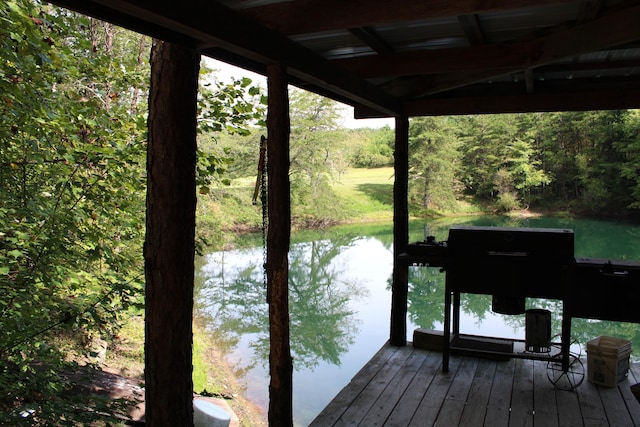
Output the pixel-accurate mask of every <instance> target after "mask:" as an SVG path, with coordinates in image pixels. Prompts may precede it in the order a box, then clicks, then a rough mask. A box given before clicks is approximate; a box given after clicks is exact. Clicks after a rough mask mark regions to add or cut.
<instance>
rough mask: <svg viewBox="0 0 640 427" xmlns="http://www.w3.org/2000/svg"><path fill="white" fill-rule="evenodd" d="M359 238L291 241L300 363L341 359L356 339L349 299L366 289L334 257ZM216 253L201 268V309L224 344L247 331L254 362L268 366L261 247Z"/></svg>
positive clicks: (294, 336)
mask: <svg viewBox="0 0 640 427" xmlns="http://www.w3.org/2000/svg"><path fill="white" fill-rule="evenodd" d="M354 241H355V239H354V238H353V237H344V238H338V239H333V240H317V241H312V242H308V243H300V244H295V245H292V247H291V250H290V253H289V307H290V322H291V353H292V356H293V359H294V366H295V367H296V369H299V368H303V367H304V368H310V367H313V366H316V365H317V364H318V363H319V361H321V360H323V361H326V362H329V363H332V364H339V363H340V356H341V355H342V354H343V353H344V352H346V351H347V350H348V349H349V346H350V345H351V344H352V343H353V339H354V338H353V337H354V336H355V335H356V333H357V322H356V318H355V317H354V313H353V311H352V309H351V306H350V302H351V301H353V300H354V299H356V298H358V297H360V296H362V295H363V293H364V292H366V289H363V287H362V286H360V285H359V284H358V283H356V282H352V281H346V280H344V277H345V276H346V274H345V271H344V270H343V269H344V268H346V267H343V266H340V265H338V263H336V262H334V260H335V259H336V258H337V257H338V256H339V255H340V254H341V253H342V252H343V251H345V250H346V249H347V248H348V247H350V246H352V245H353V243H354ZM212 257H216V259H215V260H210V261H209V262H208V263H206V264H205V265H203V266H202V267H201V268H197V269H196V279H197V280H196V313H197V314H196V315H197V317H199V318H201V319H203V320H204V322H205V323H206V325H207V328H208V330H209V331H210V332H211V333H212V334H213V336H214V338H215V339H216V340H217V341H218V342H219V343H220V345H221V347H224V348H228V349H233V348H236V347H237V345H238V344H239V342H240V340H241V339H242V337H243V336H248V337H249V338H250V342H249V346H250V347H251V349H252V351H253V354H254V360H252V363H251V365H250V367H252V366H254V365H255V364H256V363H261V364H263V366H264V365H265V364H266V361H267V360H268V355H269V319H268V307H267V304H266V300H265V298H266V291H265V289H264V275H263V268H262V264H263V261H262V253H261V251H260V249H253V250H250V251H232V252H227V253H216V254H213V255H212ZM229 257H238V258H240V259H241V261H244V260H246V261H244V262H242V265H238V263H237V262H236V263H234V262H229ZM225 258H226V260H225ZM225 261H226V262H225ZM250 367H249V368H250Z"/></svg>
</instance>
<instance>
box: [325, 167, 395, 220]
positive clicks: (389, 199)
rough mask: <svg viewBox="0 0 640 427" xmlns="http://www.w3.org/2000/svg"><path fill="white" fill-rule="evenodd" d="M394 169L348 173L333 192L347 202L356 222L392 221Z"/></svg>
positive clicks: (357, 170)
mask: <svg viewBox="0 0 640 427" xmlns="http://www.w3.org/2000/svg"><path fill="white" fill-rule="evenodd" d="M393 179H394V177H393V168H392V167H384V168H374V169H354V168H351V169H349V170H347V172H346V173H344V174H343V175H342V176H341V177H340V180H339V182H336V183H335V184H334V185H333V190H334V191H335V192H336V195H338V196H339V197H340V198H341V199H343V200H344V202H345V203H346V205H347V207H348V209H349V211H350V212H351V213H352V218H351V219H352V220H354V221H364V220H371V221H379V220H392V219H393Z"/></svg>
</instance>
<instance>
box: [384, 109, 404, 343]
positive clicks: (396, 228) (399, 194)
mask: <svg viewBox="0 0 640 427" xmlns="http://www.w3.org/2000/svg"><path fill="white" fill-rule="evenodd" d="M394 169H395V181H394V183H393V277H392V280H393V283H392V286H391V335H390V338H389V341H390V343H391V344H392V345H397V346H403V345H406V344H407V296H408V292H409V267H408V266H407V265H406V264H404V263H400V262H398V255H400V254H401V253H403V252H406V250H407V245H408V244H409V207H408V195H407V193H408V185H409V118H408V117H406V116H403V117H396V140H395V152H394Z"/></svg>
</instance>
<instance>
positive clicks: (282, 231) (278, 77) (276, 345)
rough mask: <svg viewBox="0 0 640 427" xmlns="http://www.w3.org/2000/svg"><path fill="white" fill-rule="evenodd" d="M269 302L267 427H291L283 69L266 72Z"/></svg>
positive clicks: (286, 127)
mask: <svg viewBox="0 0 640 427" xmlns="http://www.w3.org/2000/svg"><path fill="white" fill-rule="evenodd" d="M267 85H268V93H269V105H268V113H267V132H268V138H267V139H268V141H267V183H268V202H267V204H268V208H269V227H268V233H267V301H268V303H269V339H270V352H269V371H270V375H271V381H270V383H269V425H270V426H282V427H287V426H292V425H293V409H292V400H293V361H292V359H291V348H290V343H289V336H290V333H289V259H288V254H289V240H290V234H291V195H290V191H289V186H290V185H289V94H288V91H287V78H286V68H285V67H284V65H282V64H275V65H270V66H268V67H267Z"/></svg>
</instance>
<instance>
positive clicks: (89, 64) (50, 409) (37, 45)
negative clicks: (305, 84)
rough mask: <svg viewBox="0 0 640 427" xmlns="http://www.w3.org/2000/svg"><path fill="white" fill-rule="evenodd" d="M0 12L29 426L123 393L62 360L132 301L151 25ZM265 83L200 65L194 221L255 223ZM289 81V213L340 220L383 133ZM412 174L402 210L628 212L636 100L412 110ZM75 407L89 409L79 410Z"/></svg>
mask: <svg viewBox="0 0 640 427" xmlns="http://www.w3.org/2000/svg"><path fill="white" fill-rule="evenodd" d="M0 22H1V24H0V193H1V194H0V200H1V202H0V330H2V334H0V424H3V425H5V424H9V425H19V423H25V424H28V425H34V424H33V423H34V418H32V417H31V415H30V414H32V413H37V414H38V422H40V423H41V424H42V425H47V424H48V423H49V424H52V423H53V424H57V425H60V424H61V420H66V421H68V424H69V425H72V424H73V422H72V421H83V418H82V417H88V418H90V417H92V416H98V415H96V414H98V412H99V413H100V414H104V413H109V412H117V410H118V408H113V407H112V408H108V407H107V406H108V402H100V401H95V400H94V401H88V400H87V399H89V396H88V395H87V394H82V393H76V394H74V395H73V396H72V397H73V399H70V395H69V394H68V393H63V391H68V389H69V387H70V384H69V383H68V382H65V381H64V380H63V378H62V377H63V376H62V375H61V373H62V372H66V371H68V370H69V369H73V368H74V367H75V366H77V364H78V362H80V361H86V360H91V358H90V356H91V351H92V350H91V349H92V343H93V342H94V341H96V340H107V341H108V340H109V339H111V337H112V336H114V334H116V333H117V330H118V327H119V324H120V322H121V319H122V318H123V316H126V314H127V313H129V312H131V311H135V310H139V308H140V305H141V304H142V301H143V298H142V295H143V289H144V283H143V282H144V274H143V257H142V241H143V238H144V232H145V230H144V224H145V221H144V217H145V185H146V179H145V175H146V170H145V151H146V142H145V138H146V111H147V96H148V88H149V50H150V46H151V43H152V40H150V39H149V38H147V37H143V36H141V35H138V34H134V33H131V32H128V31H125V30H123V29H121V28H117V27H114V26H113V25H110V24H107V23H103V22H99V21H96V20H93V19H90V18H87V17H83V16H79V15H77V14H74V13H71V12H69V11H66V10H64V9H60V8H57V7H54V6H51V5H49V4H47V3H42V2H39V1H36V0H8V1H4V2H2V4H1V5H0ZM265 92H266V91H265V90H264V88H260V87H257V86H255V85H254V84H253V83H252V82H251V81H250V80H249V79H238V80H232V81H230V82H220V81H218V80H217V79H216V77H215V72H214V71H213V70H207V69H206V67H203V74H202V79H201V88H200V97H199V117H198V119H199V126H200V128H199V131H200V136H199V140H198V145H199V153H198V155H199V159H198V192H199V193H198V194H199V206H198V209H199V211H198V212H199V214H198V221H199V222H198V232H199V234H200V235H201V237H207V238H215V237H216V236H221V235H223V234H224V233H225V230H226V229H227V228H228V226H229V223H231V224H235V225H238V224H249V225H255V224H256V223H259V221H260V214H259V212H258V210H259V208H257V207H253V206H252V201H251V195H252V194H251V193H253V191H246V192H244V193H238V192H233V191H230V190H229V191H227V190H226V189H227V188H228V187H227V186H228V183H229V182H230V181H231V180H232V179H239V178H246V177H252V178H253V179H255V176H256V167H257V164H258V153H259V140H260V136H261V135H265V132H266V131H265V130H264V114H265V95H264V93H265ZM290 96H291V126H292V128H291V168H290V179H291V188H292V202H293V206H292V210H293V215H292V217H293V218H294V219H295V221H296V222H297V223H298V224H299V225H303V226H319V225H326V224H330V223H335V222H339V221H341V220H345V219H347V218H348V215H349V213H348V212H347V211H346V210H345V209H344V207H343V206H342V204H341V203H339V199H338V198H337V197H336V196H335V194H334V191H333V189H332V185H333V184H335V183H336V182H339V181H340V179H341V177H342V176H343V174H344V173H345V171H346V170H347V169H348V168H372V167H381V166H390V165H392V164H393V141H394V132H393V130H392V129H391V128H389V127H384V128H381V129H345V128H343V127H341V126H340V111H341V109H340V108H341V107H340V106H339V105H338V104H337V103H335V102H333V101H331V100H328V99H326V98H322V97H319V96H316V95H313V94H310V93H307V92H303V91H300V90H296V89H293V88H292V89H291V91H290ZM410 180H411V182H410V202H411V212H412V214H414V215H433V214H441V213H455V212H456V210H457V209H458V204H459V202H460V200H463V199H464V200H469V199H471V200H475V201H479V202H481V203H482V204H483V205H484V206H487V207H488V209H491V210H495V211H508V210H512V209H523V208H529V209H549V210H566V211H570V212H574V213H579V214H585V215H603V216H633V215H635V212H636V211H637V210H638V208H640V114H639V112H638V111H635V110H634V111H606V112H575V113H544V114H543V113H540V114H519V115H495V116H459V117H425V118H415V119H412V121H411V125H410ZM225 207H226V210H224V211H223V209H225ZM234 207H242V208H243V209H234ZM246 207H250V209H244V208H246ZM229 212H232V213H233V214H232V215H231V218H229V215H228V213H229ZM199 243H200V244H201V245H206V244H207V240H206V239H204V238H203V239H201V240H200V241H199ZM78 401H81V403H78ZM83 405H84V406H83ZM87 406H89V407H92V408H94V409H99V411H98V412H96V411H85V410H79V409H78V408H81V407H87ZM100 416H102V415H100ZM62 424H64V423H62Z"/></svg>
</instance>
